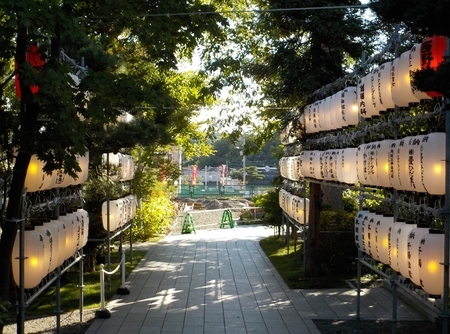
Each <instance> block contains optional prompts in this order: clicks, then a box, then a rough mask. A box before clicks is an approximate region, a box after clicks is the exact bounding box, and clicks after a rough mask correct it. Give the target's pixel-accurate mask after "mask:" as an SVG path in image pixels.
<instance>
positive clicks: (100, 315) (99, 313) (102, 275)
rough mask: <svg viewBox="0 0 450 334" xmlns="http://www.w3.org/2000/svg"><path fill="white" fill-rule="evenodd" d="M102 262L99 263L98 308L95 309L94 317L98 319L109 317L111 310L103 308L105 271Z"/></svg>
mask: <svg viewBox="0 0 450 334" xmlns="http://www.w3.org/2000/svg"><path fill="white" fill-rule="evenodd" d="M103 267H104V264H103V263H102V264H100V309H99V310H97V311H95V317H96V318H98V319H108V318H111V312H109V310H107V309H106V308H105V271H104V270H103Z"/></svg>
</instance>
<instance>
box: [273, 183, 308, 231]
mask: <svg viewBox="0 0 450 334" xmlns="http://www.w3.org/2000/svg"><path fill="white" fill-rule="evenodd" d="M278 196H279V197H278V200H279V205H280V207H281V209H282V210H283V211H284V212H286V213H287V215H288V216H289V217H291V218H292V219H293V220H295V221H296V222H297V223H299V224H308V219H309V199H308V198H303V197H299V196H297V195H293V194H291V193H290V192H288V191H286V190H284V189H280V192H279V195H278ZM305 210H306V211H305Z"/></svg>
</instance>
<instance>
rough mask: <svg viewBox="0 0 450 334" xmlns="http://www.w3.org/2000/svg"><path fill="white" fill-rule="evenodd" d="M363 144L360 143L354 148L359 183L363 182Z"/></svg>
mask: <svg viewBox="0 0 450 334" xmlns="http://www.w3.org/2000/svg"><path fill="white" fill-rule="evenodd" d="M364 146H365V144H361V145H359V146H358V148H357V149H356V176H357V178H358V181H359V182H360V183H363V184H364V183H365V165H364V163H365V162H364V158H365V157H364Z"/></svg>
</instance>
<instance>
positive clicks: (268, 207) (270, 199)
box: [252, 188, 283, 228]
mask: <svg viewBox="0 0 450 334" xmlns="http://www.w3.org/2000/svg"><path fill="white" fill-rule="evenodd" d="M279 192H280V190H279V189H278V188H277V189H275V190H271V191H268V192H267V193H265V194H262V195H258V196H254V197H253V198H252V201H253V203H254V204H255V206H257V207H260V208H262V210H263V211H264V216H263V217H262V219H263V223H264V224H265V225H268V226H274V227H278V228H279V227H280V226H281V217H282V214H283V210H281V207H280V204H279Z"/></svg>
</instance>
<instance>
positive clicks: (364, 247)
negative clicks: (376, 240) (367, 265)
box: [360, 211, 375, 253]
mask: <svg viewBox="0 0 450 334" xmlns="http://www.w3.org/2000/svg"><path fill="white" fill-rule="evenodd" d="M373 215H375V212H372V211H369V212H367V213H366V214H365V215H364V217H363V219H362V222H361V241H360V245H361V251H363V252H364V253H367V252H368V244H369V222H370V219H371V218H372V216H373Z"/></svg>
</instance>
